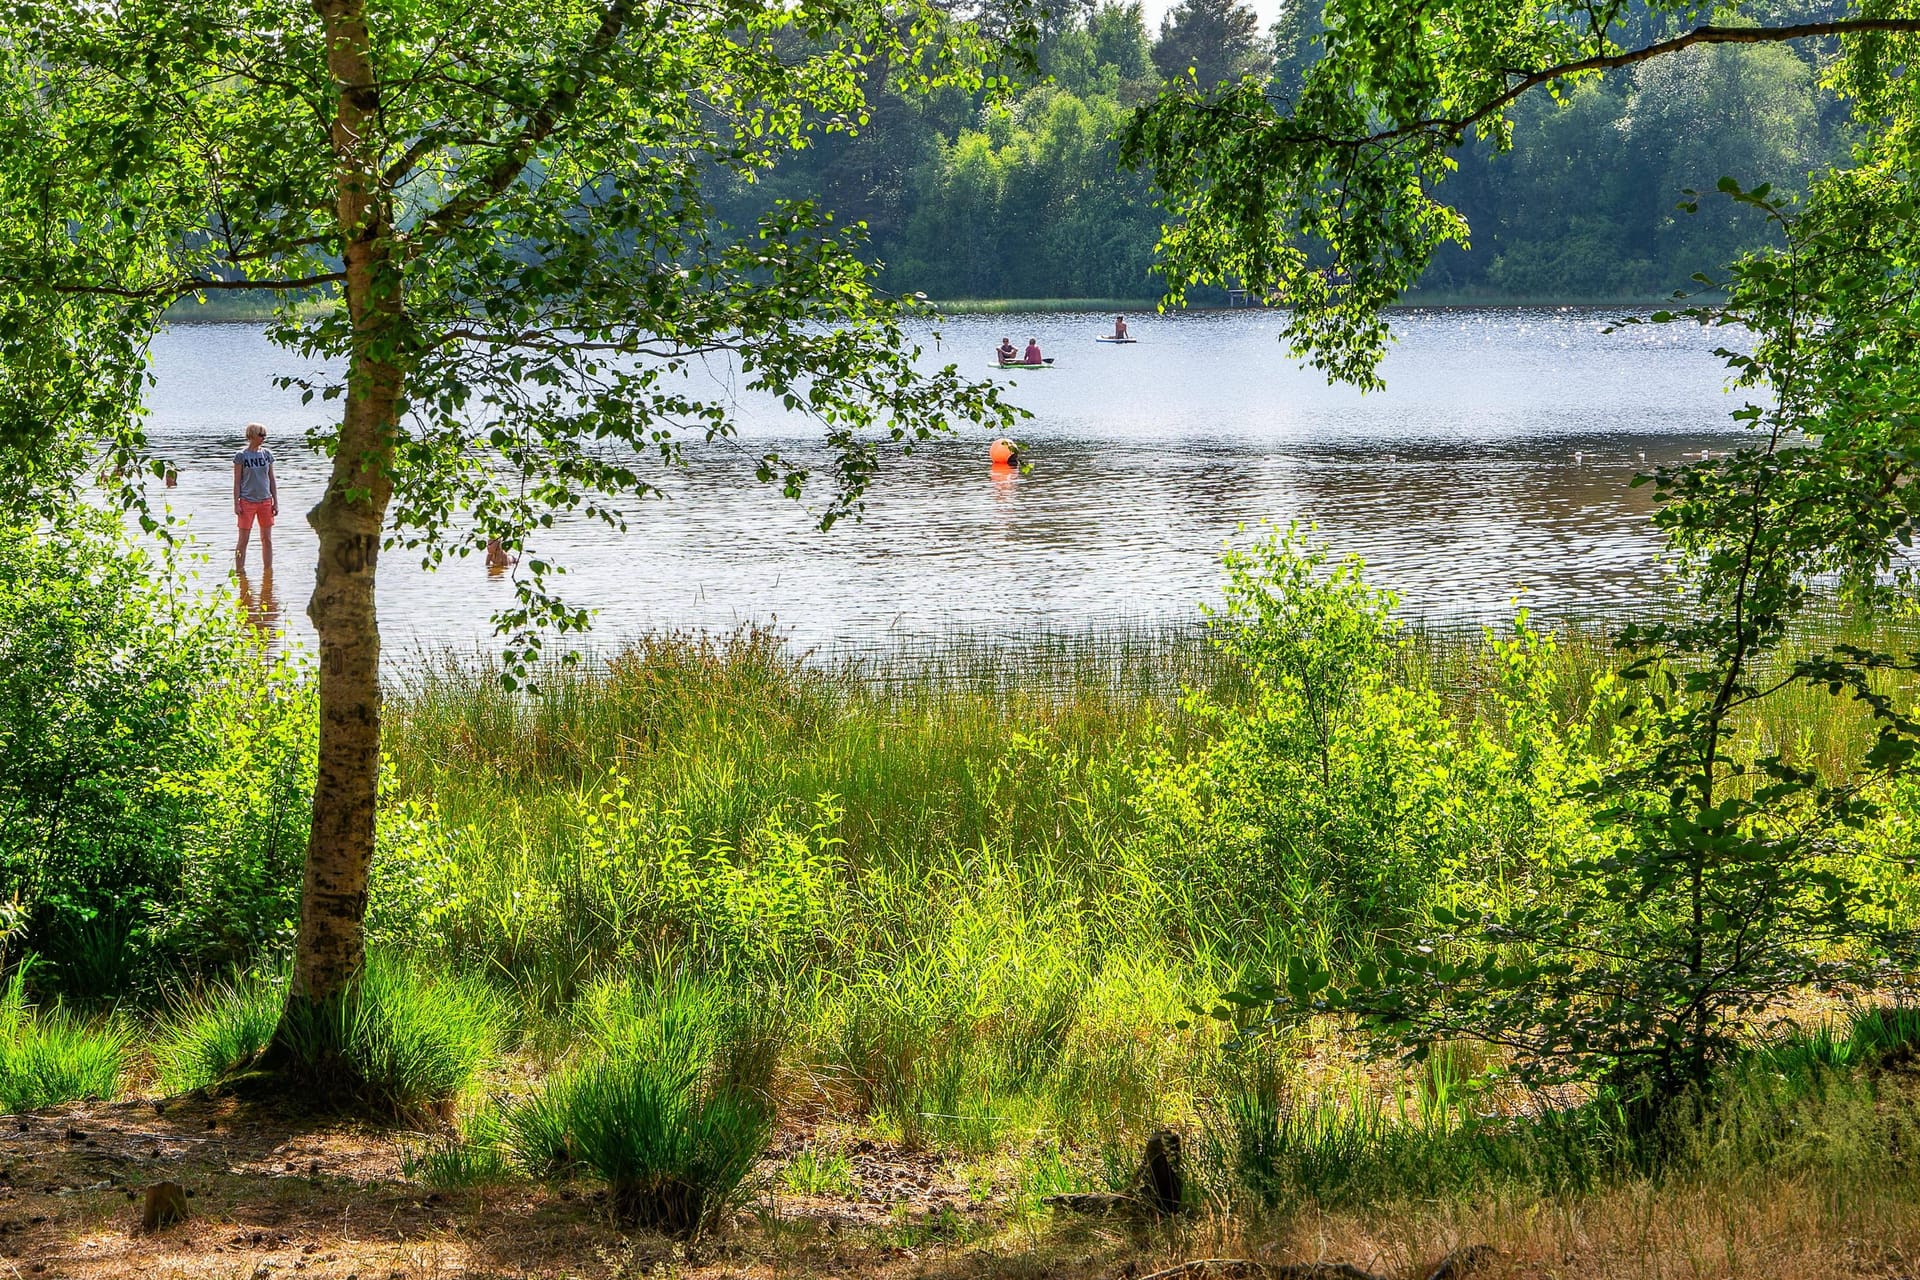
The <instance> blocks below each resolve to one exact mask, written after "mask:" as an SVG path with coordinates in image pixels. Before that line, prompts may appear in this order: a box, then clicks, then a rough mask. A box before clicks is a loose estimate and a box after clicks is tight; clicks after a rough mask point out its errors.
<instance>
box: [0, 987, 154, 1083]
mask: <svg viewBox="0 0 1920 1280" xmlns="http://www.w3.org/2000/svg"><path fill="white" fill-rule="evenodd" d="M127 1046H128V1035H127V1031H126V1028H125V1027H124V1026H122V1025H121V1024H120V1023H119V1022H117V1021H106V1022H86V1021H83V1020H82V1019H80V1018H77V1017H75V1016H74V1015H73V1014H71V1013H69V1012H67V1011H66V1010H64V1009H59V1008H53V1009H36V1008H34V1007H33V1006H31V1005H29V1004H28V1003H27V995H26V969H25V967H24V966H22V967H21V968H18V969H15V970H14V972H13V976H12V978H11V979H9V980H8V981H7V983H6V985H5V987H4V988H0V1111H6V1112H12V1111H31V1110H34V1109H35V1108H37V1107H50V1106H52V1105H53V1104H54V1103H56V1102H70V1101H72V1100H74V1099H76V1098H111V1097H112V1096H113V1095H114V1093H115V1092H116V1091H117V1090H118V1089H119V1086H120V1069H121V1067H122V1065H124V1063H125V1061H126V1057H127Z"/></svg>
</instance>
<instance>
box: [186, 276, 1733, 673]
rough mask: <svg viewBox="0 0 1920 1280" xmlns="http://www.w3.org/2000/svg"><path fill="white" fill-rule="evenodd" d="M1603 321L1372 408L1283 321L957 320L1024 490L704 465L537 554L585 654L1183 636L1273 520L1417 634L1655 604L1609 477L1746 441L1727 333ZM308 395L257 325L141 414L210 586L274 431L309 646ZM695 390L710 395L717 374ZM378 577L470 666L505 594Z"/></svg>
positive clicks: (293, 607) (1412, 316)
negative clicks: (666, 630)
mask: <svg viewBox="0 0 1920 1280" xmlns="http://www.w3.org/2000/svg"><path fill="white" fill-rule="evenodd" d="M1616 315H1617V312H1614V311H1608V310H1591V309H1581V308H1567V309H1540V310H1532V309H1469V310H1436V311H1410V312H1405V313H1402V314H1400V315H1399V316H1397V317H1396V319H1395V322H1394V331H1395V333H1396V334H1397V336H1398V343H1397V345H1396V346H1395V348H1394V350H1393V353H1392V354H1391V355H1390V356H1389V358H1388V360H1387V362H1386V365H1385V367H1384V370H1383V372H1384V374H1385V377H1386V380H1387V390H1386V391H1384V392H1380V393H1374V394H1370V395H1361V394H1360V393H1358V392H1355V391H1353V390H1351V389H1348V388H1344V387H1329V386H1327V385H1326V383H1325V380H1324V379H1323V378H1322V377H1321V376H1320V375H1319V374H1317V373H1315V372H1313V371H1312V370H1308V369H1302V368H1299V367H1297V366H1296V365H1295V364H1294V363H1293V362H1292V361H1291V360H1289V359H1288V357H1287V355H1286V352H1285V351H1284V350H1283V349H1282V347H1281V346H1280V345H1279V343H1278V341H1277V333H1278V328H1279V324H1278V321H1277V319H1276V318H1275V317H1274V316H1272V315H1269V314H1264V313H1261V312H1257V311H1239V312H1213V313H1196V314H1186V315H1178V316H1167V317H1156V316H1136V317H1133V318H1131V324H1132V327H1133V332H1134V334H1135V336H1136V337H1138V338H1139V342H1138V343H1137V344H1135V345H1132V346H1109V345H1103V344H1098V343H1095V342H1094V341H1092V339H1093V337H1094V335H1095V333H1096V332H1099V327H1100V325H1101V324H1102V319H1101V318H1100V317H1097V316H1084V315H1072V314H1034V315H1019V316H967V317H957V318H954V319H951V320H948V321H946V322H945V323H944V324H943V325H942V326H941V328H942V331H943V334H944V337H943V339H942V342H941V346H940V350H939V353H938V354H939V356H940V358H941V359H943V360H945V359H953V360H957V361H958V362H959V363H960V364H961V366H962V367H963V368H965V369H969V370H975V371H978V373H979V374H980V375H981V376H983V377H1001V378H1005V379H1006V380H1007V381H1008V382H1009V383H1011V384H1012V386H1013V395H1014V398H1015V399H1016V400H1017V401H1018V402H1019V403H1020V404H1022V405H1024V406H1026V407H1027V408H1029V409H1031V410H1032V411H1033V413H1034V415H1035V417H1034V419H1033V420H1032V421H1031V422H1030V423H1028V424H1026V425H1025V426H1024V427H1023V428H1022V429H1021V431H1020V433H1019V434H1020V436H1021V438H1022V440H1023V441H1025V442H1026V443H1027V444H1029V445H1030V446H1031V451H1030V453H1029V455H1028V457H1029V460H1030V461H1031V464H1032V470H1031V472H1030V474H1027V475H1016V476H1006V475H1000V476H996V475H995V474H994V473H993V471H992V470H991V468H990V467H989V464H988V459H987V444H988V440H987V437H986V435H985V433H983V432H981V431H979V430H977V429H962V430H960V431H957V432H956V433H955V434H954V435H953V437H951V438H949V439H945V440H942V441H939V442H937V443H935V444H933V445H932V446H927V447H923V448H922V449H921V450H920V451H918V452H916V453H915V454H914V455H913V456H911V457H908V458H904V459H898V460H896V461H895V462H894V463H893V464H892V465H891V466H890V467H889V469H888V470H887V471H886V472H885V473H884V475H883V477H882V479H881V480H880V482H879V483H878V484H877V485H876V486H875V488H874V490H873V492H872V494H871V497H870V500H869V504H868V510H867V514H866V517H865V519H864V520H863V521H861V522H859V523H842V524H840V525H839V526H837V527H836V528H834V529H833V530H832V531H831V532H830V533H824V534H823V533H820V532H819V531H818V530H816V529H813V528H811V527H810V521H811V517H810V515H809V511H808V509H807V504H805V503H799V504H796V503H793V502H790V501H788V500H785V499H783V498H781V497H780V496H779V495H778V494H777V493H776V492H775V491H773V490H771V489H768V488H766V487H763V486H760V485H758V484H756V483H754V481H753V479H752V474H751V464H750V463H749V462H747V461H745V460H744V458H743V456H742V455H741V454H740V453H736V452H730V451H728V450H724V449H711V450H702V451H699V452H697V453H696V454H695V455H694V456H693V458H692V460H691V463H690V465H689V466H688V467H686V468H685V469H683V470H680V471H677V472H668V473H666V474H664V475H663V476H662V484H663V487H664V488H665V489H666V490H667V497H666V498H665V499H663V500H660V501H656V502H649V503H647V504H645V505H644V508H643V510H642V511H641V513H640V516H639V518H638V519H637V520H636V521H635V522H634V525H633V528H632V530H631V531H630V532H629V533H627V534H626V535H624V536H615V535H612V534H610V533H608V532H607V531H605V530H604V529H603V528H601V527H599V526H597V525H592V524H589V523H587V522H584V521H581V522H573V523H567V524H563V525H562V526H560V527H559V528H557V529H555V530H552V531H550V532H549V533H548V534H547V535H546V536H545V538H544V539H543V540H542V541H541V543H540V544H539V547H538V550H539V552H541V553H542V554H543V555H547V556H550V557H552V558H554V559H556V560H558V561H559V562H561V563H563V564H565V565H566V566H567V567H568V568H569V570H570V572H569V574H568V576H567V578H566V579H565V580H564V585H565V587H566V590H567V592H568V593H569V594H570V596H571V597H572V599H574V600H575V601H576V602H578V603H582V604H586V605H590V606H592V607H594V608H596V609H597V610H598V611H599V615H598V621H597V623H596V628H595V630H596V642H597V643H602V644H610V643H614V642H617V641H618V640H619V639H620V638H621V637H622V636H626V635H632V634H635V633H637V632H640V631H644V630H647V629H651V628H659V627H665V626H696V627H705V628H712V629H718V628H728V627H732V626H735V625H737V624H740V623H743V622H772V623H774V624H776V625H777V626H779V627H780V628H781V629H783V630H785V631H788V632H790V633H792V634H793V635H794V636H795V637H796V638H797V639H798V640H800V641H802V642H805V643H815V642H851V643H855V644H874V643H886V642H887V641H888V640H889V639H890V638H897V639H899V640H902V641H905V640H910V639H913V638H918V637H924V636H928V635H933V634H937V633H941V632H945V631H951V630H955V629H959V630H967V631H973V632H997V631H1031V630H1033V629H1035V628H1038V627H1047V628H1055V629H1077V628H1080V627H1083V626H1086V625H1089V624H1094V623H1098V622H1100V621H1102V620H1106V619H1110V618H1114V617H1126V618H1130V619H1136V620H1140V619H1159V618H1170V617H1182V616H1191V613H1192V610H1193V607H1194V605H1195V604H1196V603H1197V602H1199V601H1202V600H1210V599H1215V598H1217V595H1218V578H1219V569H1218V556H1219V551H1220V548H1221V545H1222V543H1223V542H1225V541H1228V540H1234V539H1240V538H1244V537H1246V536H1247V535H1244V534H1239V533H1236V530H1237V529H1238V527H1239V526H1241V525H1242V524H1246V525H1253V524H1255V523H1257V522H1258V521H1261V520H1272V521H1275V522H1278V523H1281V524H1284V523H1286V522H1287V521H1292V520H1299V521H1302V522H1308V521H1311V522H1314V523H1316V524H1317V525H1318V527H1319V536H1320V537H1321V538H1323V539H1324V540H1325V541H1326V542H1328V543H1330V544H1331V545H1332V546H1333V547H1334V548H1335V549H1337V550H1338V551H1341V552H1357V553H1359V554H1361V555H1363V556H1365V557H1366V559H1367V561H1368V563H1369V565H1370V566H1371V574H1372V576H1373V578H1374V579H1375V580H1376V581H1378V582H1381V583H1383V584H1386V585H1390V586H1392V587H1394V588H1395V589H1396V590H1398V591H1399V592H1400V594H1401V596H1402V598H1403V600H1404V602H1405V605H1406V609H1407V611H1408V612H1410V613H1417V614H1423V615H1426V616H1429V617H1436V616H1438V617H1448V618H1459V619H1466V618H1487V617H1495V616H1499V615H1502V614H1504V613H1505V612H1506V610H1507V609H1508V607H1509V601H1510V600H1511V598H1512V597H1513V595H1514V593H1515V592H1516V591H1517V590H1519V589H1521V588H1523V587H1524V588H1525V589H1526V592H1527V598H1528V600H1529V602H1530V603H1531V604H1532V605H1533V606H1534V607H1535V608H1536V609H1539V610H1541V611H1544V612H1546V613H1548V614H1556V613H1569V612H1573V613H1592V612H1600V611H1612V610H1618V609H1620V608H1622V607H1627V606H1631V605H1633V604H1635V603H1637V602H1644V601H1646V600H1648V599H1650V598H1651V597H1652V596H1653V595H1654V593H1656V592H1657V591H1659V590H1660V581H1661V577H1660V571H1659V567H1658V551H1659V542H1658V539H1657V538H1656V537H1655V535H1654V532H1653V530H1652V528H1651V527H1650V525H1649V523H1648V512H1649V509H1650V503H1649V501H1648V499H1647V494H1646V490H1644V489H1640V490H1634V489H1630V488H1629V487H1628V481H1629V480H1630V479H1631V477H1632V476H1633V474H1634V472H1635V471H1636V470H1638V469H1640V468H1643V467H1646V466H1648V465H1651V464H1653V463H1657V462H1662V461H1668V460H1672V459H1676V458H1681V457H1686V456H1699V454H1700V452H1701V451H1702V450H1707V449H1714V450H1717V449H1722V448H1725V447H1727V446H1728V444H1729V443H1730V442H1731V441H1732V440H1733V439H1735V438H1736V437H1737V435H1738V430H1737V429H1736V428H1735V427H1734V426H1733V425H1732V423H1731V421H1730V420H1729V418H1728V413H1729V412H1730V410H1732V409H1733V408H1734V407H1736V404H1737V401H1736V400H1735V399H1734V398H1733V397H1732V396H1730V395H1728V394H1727V393H1726V391H1725V390H1724V384H1725V375H1724V372H1723V369H1722V367H1721V364H1720V361H1719V360H1718V359H1716V358H1715V357H1714V356H1713V355H1712V354H1711V349H1712V347H1713V346H1714V345H1715V343H1716V341H1717V340H1719V338H1720V337H1724V335H1719V336H1718V337H1716V335H1710V334H1706V333H1703V332H1702V331H1700V330H1698V329H1696V328H1693V327H1690V326H1683V325H1671V326H1639V327H1635V328H1630V329H1626V330H1623V331H1620V332H1615V333H1611V334H1608V333H1604V332H1603V330H1604V329H1605V327H1606V326H1607V323H1608V321H1610V320H1612V319H1614V318H1615V317H1616ZM1002 334H1009V335H1011V336H1012V337H1014V338H1015V340H1016V341H1019V342H1024V340H1025V339H1026V338H1027V337H1028V336H1029V335H1035V336H1038V338H1039V339H1040V342H1041V344H1042V346H1043V347H1045V348H1046V350H1047V351H1048V352H1049V354H1052V355H1053V356H1055V357H1056V360H1057V363H1056V366H1055V367H1054V368H1052V369H1049V370H1047V371H1045V372H1040V373H1022V374H1004V373H1000V372H998V371H995V370H992V369H990V368H989V367H988V361H989V359H990V355H989V353H990V351H991V348H992V347H993V346H994V344H995V343H996V342H997V341H998V339H999V338H1000V336H1001V335H1002ZM299 369H300V365H299V363H298V362H297V361H296V360H295V358H294V357H291V356H289V355H287V354H286V353H284V352H281V351H279V350H278V349H277V348H274V347H272V346H271V345H269V344H268V343H267V342H266V341H265V339H264V338H263V337H262V336H261V334H260V333H259V331H258V330H256V329H253V328H250V327H247V326H236V325H196V326H182V327H180V328H178V329H176V330H174V331H173V332H171V333H170V334H168V335H167V336H166V337H164V338H163V339H162V340H161V341H160V343H159V345H158V348H157V351H156V367H155V373H156V376H157V379H158V382H157V385H156V386H155V387H154V388H153V391H152V393H151V396H150V398H149V404H150V408H151V419H150V428H151V432H152V435H153V438H154V440H155V442H156V444H157V445H158V446H159V447H160V448H161V449H162V450H163V451H165V452H167V453H168V454H169V455H170V456H172V457H173V458H175V459H176V460H177V461H178V462H180V463H181V464H182V465H181V473H182V474H181V480H180V485H179V487H178V488H177V489H175V490H173V491H172V493H171V494H170V495H168V496H169V499H170V501H171V503H172V505H173V507H174V509H175V510H176V511H177V512H182V513H184V514H186V515H188V516H189V517H190V518H191V522H192V524H191V527H192V528H193V529H194V530H195V531H196V533H197V536H198V537H199V538H200V539H201V540H202V541H203V543H204V544H205V545H206V546H207V547H209V549H215V550H217V553H218V556H217V558H216V561H215V563H219V562H220V560H222V559H224V557H225V556H226V555H227V554H229V552H230V547H231V540H232V537H233V532H232V530H233V520H232V515H231V501H230V490H231V470H230V467H229V460H230V458H231V456H232V454H233V452H234V451H235V450H236V449H237V448H238V447H239V441H240V437H241V426H242V424H244V423H245V422H247V421H248V420H250V419H259V420H262V421H264V422H266V423H268V424H269V426H270V427H271V428H272V431H273V441H272V447H273V449H274V454H275V458H276V460H277V463H278V471H279V476H280V482H281V489H282V498H283V510H282V518H281V524H280V527H279V529H278V531H277V532H278V535H279V536H278V538H277V539H276V563H275V568H276V574H275V577H276V583H275V587H274V596H275V599H274V601H272V602H270V603H272V604H277V605H278V606H279V607H280V610H281V613H280V616H281V620H282V625H283V626H284V628H285V630H286V633H287V635H288V636H289V637H290V638H294V639H305V638H308V637H309V636H310V629H309V627H308V624H307V621H306V617H305V614H304V612H303V609H304V605H305V601H306V595H307V592H308V591H309V589H310V588H311V584H312V580H313V563H314V542H313V535H312V532H311V530H309V529H308V527H307V526H306V523H305V520H304V518H303V517H304V514H305V511H306V509H307V508H308V507H309V506H311V505H312V503H313V502H314V501H315V499H316V498H317V497H318V495H319V492H320V490H321V487H322V485H323V483H324V476H325V468H324V464H323V462H322V460H321V459H319V458H316V457H314V456H313V455H311V454H308V453H306V452H305V451H304V450H303V449H302V448H301V446H300V443H299V441H300V439H301V434H302V431H303V430H304V429H305V428H306V427H308V426H310V425H312V424H313V423H315V422H316V421H318V420H321V419H322V418H323V417H324V415H325V414H326V410H327V407H323V406H321V405H319V404H317V403H316V404H315V405H314V406H312V407H303V406H301V404H300V403H299V398H298V395H297V393H289V392H282V391H278V390H276V389H275V388H274V387H273V385H272V378H273V376H274V375H275V374H276V373H284V372H297V371H299ZM714 378H715V379H716V389H718V388H719V387H721V386H723V385H724V383H725V373H724V370H719V369H716V370H715V371H714ZM332 407H337V406H332ZM740 411H741V415H742V418H743V424H744V425H743V435H744V436H745V437H747V438H748V439H749V440H751V441H752V442H754V444H755V445H761V442H766V441H778V442H783V444H784V447H794V448H798V447H801V446H803V445H804V442H805V441H806V440H807V439H808V430H807V426H806V424H805V423H803V422H800V421H798V420H789V419H787V418H785V417H784V416H782V415H781V414H780V413H779V412H778V411H777V410H775V409H772V408H770V407H768V406H766V405H763V404H756V403H748V402H744V401H743V403H742V404H741V406H740ZM747 452H752V450H748V451H747ZM257 554H258V553H257V551H256V552H255V553H254V555H255V556H256V557H257ZM257 563H258V562H257V559H255V560H254V564H255V565H256V566H257ZM382 578H383V582H382V586H381V595H380V601H379V605H380V611H381V619H382V624H383V626H384V628H385V629H386V631H387V634H388V635H389V637H390V641H389V645H390V647H389V652H390V653H395V652H398V651H400V650H402V649H404V648H406V647H409V645H410V643H421V644H429V645H432V644H440V643H454V644H462V645H464V644H468V643H471V642H475V641H479V640H481V639H483V638H484V637H485V636H486V635H487V634H488V632H489V622H488V618H489V615H490V613H491V612H492V610H494V609H495V608H498V607H500V606H502V605H503V604H505V603H506V602H507V601H509V600H510V599H511V593H512V584H511V582H510V581H508V580H507V579H505V578H502V577H494V578H490V577H489V576H488V575H487V573H486V572H485V570H484V569H483V568H482V566H481V565H480V563H479V561H478V560H477V559H469V560H465V561H459V562H455V563H453V564H452V565H450V566H447V567H443V568H441V569H440V570H438V571H435V572H428V571H425V570H423V569H421V568H420V566H419V565H418V563H417V561H415V560H412V559H409V557H408V556H407V554H406V553H405V552H402V551H397V550H396V551H390V552H388V553H387V555H386V558H385V560H384V561H383V564H382ZM254 585H255V586H256V587H257V585H258V584H257V581H256V583H255V584H254Z"/></svg>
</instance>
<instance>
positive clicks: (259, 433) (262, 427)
mask: <svg viewBox="0 0 1920 1280" xmlns="http://www.w3.org/2000/svg"><path fill="white" fill-rule="evenodd" d="M255 437H258V438H259V439H261V440H265V439H266V438H267V424H266V423H264V422H249V423H248V424H247V439H249V440H252V439H254V438H255Z"/></svg>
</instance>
